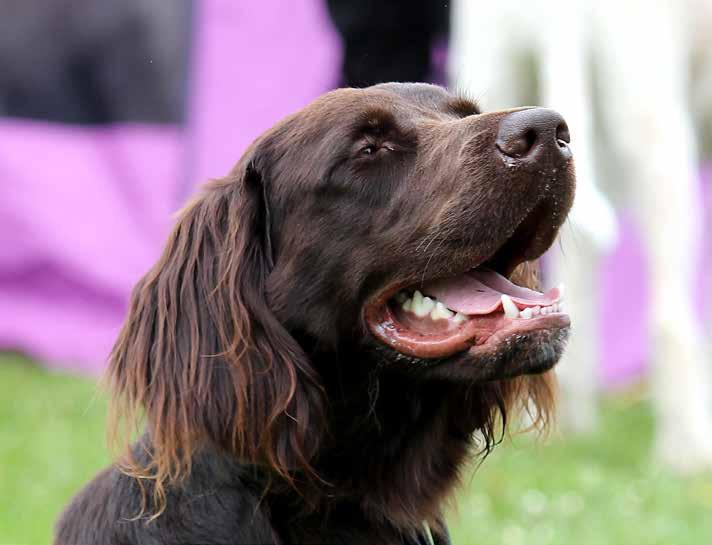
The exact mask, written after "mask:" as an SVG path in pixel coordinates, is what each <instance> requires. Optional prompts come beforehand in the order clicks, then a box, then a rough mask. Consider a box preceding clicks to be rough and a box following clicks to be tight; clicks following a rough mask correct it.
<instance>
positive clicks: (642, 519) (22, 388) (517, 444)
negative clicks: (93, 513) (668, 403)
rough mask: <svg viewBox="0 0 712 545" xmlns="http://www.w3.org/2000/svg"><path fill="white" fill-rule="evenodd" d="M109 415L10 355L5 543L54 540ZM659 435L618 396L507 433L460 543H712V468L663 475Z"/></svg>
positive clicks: (1, 537)
mask: <svg viewBox="0 0 712 545" xmlns="http://www.w3.org/2000/svg"><path fill="white" fill-rule="evenodd" d="M105 413H106V404H105V401H104V399H103V397H102V395H101V394H98V393H97V391H96V387H95V385H94V383H93V382H92V381H90V380H86V379H80V378H76V377H70V376H66V375H57V374H52V373H49V372H47V371H45V370H43V369H41V368H38V367H36V366H33V365H31V364H29V363H27V362H26V361H24V360H22V359H20V358H17V357H14V356H0V545H10V544H12V545H16V544H17V545H20V544H21V545H44V544H47V543H49V542H50V536H51V529H52V525H53V522H54V520H55V518H56V517H57V515H58V514H59V512H60V510H61V508H62V506H63V505H64V504H65V502H67V500H68V499H69V498H70V496H71V495H72V494H73V493H74V492H76V491H77V490H78V488H79V487H80V486H81V485H82V484H83V483H84V482H86V481H87V480H88V479H89V478H90V477H91V476H92V475H93V474H94V473H95V472H96V471H97V470H98V469H99V468H101V467H102V466H104V465H105V464H107V463H108V455H107V452H106V448H105V437H104V418H105ZM651 436H652V419H651V415H650V411H649V408H648V406H647V404H646V403H645V402H644V401H641V400H640V399H639V398H638V397H637V396H630V395H629V396H627V397H626V396H618V397H616V398H613V399H610V400H608V401H607V402H606V409H605V415H604V421H603V426H602V431H601V432H600V433H598V434H597V435H595V436H593V437H589V438H587V439H576V440H568V441H564V440H561V439H558V438H554V439H549V440H548V441H547V442H535V441H533V440H531V439H530V438H528V437H525V436H517V437H515V438H514V439H513V440H511V441H509V440H508V441H505V443H504V444H503V445H501V446H500V447H499V448H498V449H496V450H495V452H494V454H493V455H492V456H491V457H490V458H488V459H487V460H486V461H485V463H484V464H483V465H482V466H481V467H480V468H479V469H478V470H477V472H476V475H475V476H474V477H473V478H471V479H468V480H467V482H466V486H465V489H464V490H462V491H461V493H460V498H459V502H458V508H457V510H456V512H455V513H453V515H452V516H451V519H450V524H451V530H452V534H453V541H454V543H455V544H459V545H518V544H522V545H539V544H552V545H553V544H557V545H559V544H560V545H599V544H600V545H604V544H605V545H653V544H660V545H703V544H707V543H712V476H705V477H697V478H695V479H680V478H675V477H673V476H671V475H668V474H666V473H665V472H663V471H660V470H659V469H658V468H656V467H655V465H654V464H653V463H652V462H651V461H650V459H649V454H648V453H649V446H650V442H651ZM680 455H681V456H684V446H681V453H680Z"/></svg>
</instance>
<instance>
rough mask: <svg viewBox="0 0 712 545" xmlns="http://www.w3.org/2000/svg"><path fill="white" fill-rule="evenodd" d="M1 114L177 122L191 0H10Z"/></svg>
mask: <svg viewBox="0 0 712 545" xmlns="http://www.w3.org/2000/svg"><path fill="white" fill-rule="evenodd" d="M0 10H1V11H0V116H12V117H23V118H32V119H42V120H49V121H58V122H66V123H111V122H119V121H144V122H160V123H175V122H180V121H182V119H183V117H184V111H185V100H186V82H187V74H188V58H189V49H190V47H189V44H190V34H191V24H190V23H191V0H121V1H116V0H3V1H2V4H0Z"/></svg>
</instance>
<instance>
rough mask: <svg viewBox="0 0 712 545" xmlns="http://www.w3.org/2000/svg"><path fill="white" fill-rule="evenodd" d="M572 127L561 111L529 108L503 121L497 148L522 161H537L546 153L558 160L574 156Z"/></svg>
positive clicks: (500, 125) (512, 114)
mask: <svg viewBox="0 0 712 545" xmlns="http://www.w3.org/2000/svg"><path fill="white" fill-rule="evenodd" d="M569 142H571V136H570V135H569V127H568V126H567V125H566V121H564V118H563V117H562V116H561V114H560V113H559V112H556V111H554V110H550V109H548V108H528V109H526V110H519V111H516V112H513V113H511V114H509V115H507V116H506V117H504V118H503V119H502V120H501V121H500V122H499V132H498V133H497V140H496V144H497V148H499V150H500V151H501V152H502V153H504V154H505V155H508V156H509V157H513V158H515V159H519V160H525V161H530V160H532V161H533V160H536V159H537V158H539V157H540V155H541V153H540V152H544V153H546V154H548V155H553V156H554V157H555V158H561V159H567V158H569V157H571V150H570V149H569V145H568V144H569Z"/></svg>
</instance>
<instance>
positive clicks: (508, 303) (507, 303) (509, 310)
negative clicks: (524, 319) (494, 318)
mask: <svg viewBox="0 0 712 545" xmlns="http://www.w3.org/2000/svg"><path fill="white" fill-rule="evenodd" d="M502 309H504V315H505V316H506V317H507V318H510V319H513V318H518V317H519V309H518V308H517V305H515V304H514V301H512V298H511V297H510V296H509V295H507V294H505V293H503V294H502Z"/></svg>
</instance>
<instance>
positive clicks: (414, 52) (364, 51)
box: [327, 0, 448, 87]
mask: <svg viewBox="0 0 712 545" xmlns="http://www.w3.org/2000/svg"><path fill="white" fill-rule="evenodd" d="M327 5H328V7H329V13H330V15H331V18H332V21H333V22H334V26H335V27H336V29H337V30H338V32H339V34H340V35H341V39H342V41H343V45H344V59H343V66H342V84H343V85H348V86H353V87H366V86H368V85H373V84H376V83H382V82H385V81H427V79H428V76H429V74H430V69H431V66H430V58H431V57H430V53H431V50H432V45H433V41H434V39H435V38H436V37H438V36H440V35H444V34H446V33H447V27H448V5H447V2H444V1H442V0H389V1H388V2H383V1H381V0H360V1H358V2H354V1H353V0H327Z"/></svg>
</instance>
